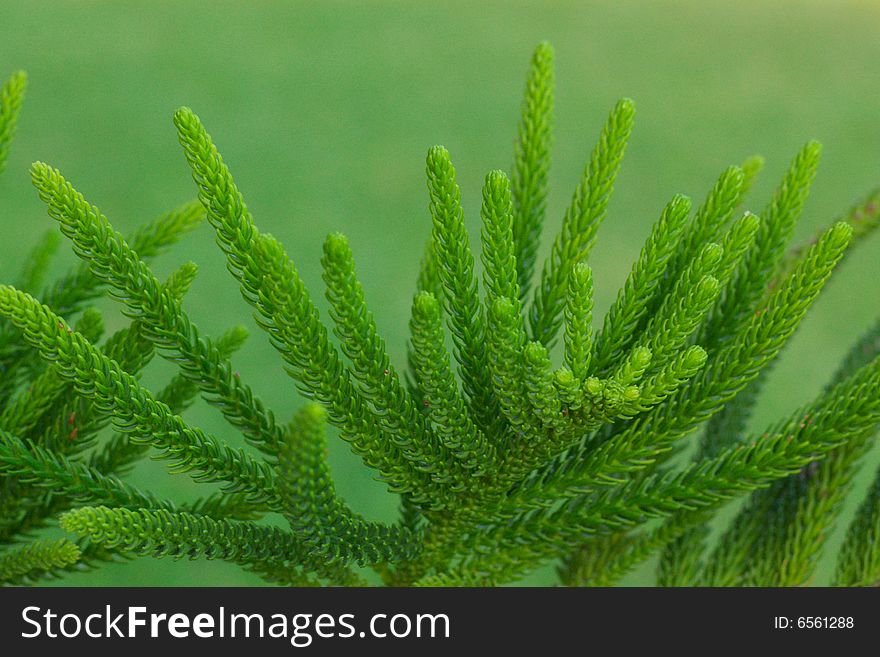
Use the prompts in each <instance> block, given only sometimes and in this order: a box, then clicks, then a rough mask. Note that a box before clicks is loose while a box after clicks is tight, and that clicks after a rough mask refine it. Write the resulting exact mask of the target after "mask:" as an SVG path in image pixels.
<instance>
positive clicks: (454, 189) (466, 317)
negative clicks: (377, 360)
mask: <svg viewBox="0 0 880 657" xmlns="http://www.w3.org/2000/svg"><path fill="white" fill-rule="evenodd" d="M427 174H428V192H429V195H430V199H431V203H430V208H431V217H432V220H433V231H432V237H433V241H434V251H435V254H436V258H437V262H438V264H439V270H440V277H441V280H442V281H443V286H444V293H443V301H444V304H445V308H446V313H447V315H448V318H449V328H450V330H451V331H452V339H453V343H454V344H455V354H456V359H457V360H458V362H459V363H460V368H459V375H460V377H461V380H462V387H463V389H464V392H465V394H466V395H467V397H468V402H469V406H470V411H471V415H472V416H473V417H474V419H475V421H476V423H477V426H478V427H480V429H482V430H484V431H486V430H488V429H489V428H490V427H492V426H493V425H494V423H495V418H496V412H497V407H498V406H497V402H496V401H495V398H494V396H493V395H492V394H491V381H490V380H489V368H488V365H489V363H488V357H487V354H486V348H485V334H486V326H485V317H484V313H483V309H482V305H481V303H480V295H479V291H478V288H477V279H476V275H475V274H474V257H473V255H472V254H471V250H470V245H469V241H468V234H467V230H466V229H465V225H464V211H463V210H462V207H461V190H460V189H459V187H458V183H457V182H456V180H455V169H454V168H453V166H452V162H451V161H450V159H449V152H448V151H447V150H446V149H445V148H443V147H442V146H434V147H433V148H431V150H430V151H428V157H427Z"/></svg>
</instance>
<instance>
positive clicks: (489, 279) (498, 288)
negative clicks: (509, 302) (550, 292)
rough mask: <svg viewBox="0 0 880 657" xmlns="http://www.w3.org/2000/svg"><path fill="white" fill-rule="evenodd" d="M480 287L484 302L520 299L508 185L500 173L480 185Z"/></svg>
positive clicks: (494, 173) (502, 173)
mask: <svg viewBox="0 0 880 657" xmlns="http://www.w3.org/2000/svg"><path fill="white" fill-rule="evenodd" d="M480 215H481V216H482V218H483V233H482V236H483V240H482V242H483V250H482V254H481V258H482V262H483V269H484V272H483V286H484V287H485V289H486V295H487V297H488V298H490V299H493V298H496V299H497V298H499V297H507V298H508V299H519V298H520V285H519V283H518V282H517V281H518V278H517V277H518V274H517V263H518V260H517V254H516V248H517V242H516V241H515V236H514V232H513V225H514V213H513V205H512V202H511V197H510V181H509V180H508V179H507V176H506V175H505V174H504V172H503V171H498V170H495V171H491V172H490V173H489V175H487V176H486V181H485V183H484V185H483V205H482V209H481V211H480Z"/></svg>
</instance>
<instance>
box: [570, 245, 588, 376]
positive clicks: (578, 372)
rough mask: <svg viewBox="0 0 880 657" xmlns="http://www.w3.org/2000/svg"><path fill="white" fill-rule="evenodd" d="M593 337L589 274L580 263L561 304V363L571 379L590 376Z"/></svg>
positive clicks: (574, 269) (572, 273) (585, 267)
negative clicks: (562, 323)
mask: <svg viewBox="0 0 880 657" xmlns="http://www.w3.org/2000/svg"><path fill="white" fill-rule="evenodd" d="M592 335H593V272H592V270H591V269H590V268H589V267H588V266H587V264H586V263H583V262H580V263H578V264H576V265H575V266H574V268H573V269H572V270H571V276H570V277H569V281H568V299H567V301H566V304H565V364H566V366H567V367H568V368H569V369H570V370H571V372H572V373H573V374H574V376H575V378H577V379H578V380H579V381H583V380H584V379H586V378H587V376H588V375H589V374H590V359H591V356H592V347H593V345H592Z"/></svg>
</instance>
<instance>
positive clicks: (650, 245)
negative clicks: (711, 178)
mask: <svg viewBox="0 0 880 657" xmlns="http://www.w3.org/2000/svg"><path fill="white" fill-rule="evenodd" d="M690 208H691V202H690V199H688V198H687V197H686V196H680V195H679V196H675V197H674V198H673V199H672V200H671V201H670V202H669V204H668V205H667V206H666V207H665V208H664V210H663V213H662V214H661V215H660V219H659V221H658V222H657V223H655V224H654V227H653V229H652V230H651V235H650V236H649V237H648V241H647V242H645V245H644V247H642V251H641V253H640V254H639V259H638V260H637V261H636V263H635V265H633V269H632V271H631V272H630V274H629V276H628V277H627V279H626V282H625V283H624V286H623V288H621V290H620V292H619V293H618V295H617V300H616V301H615V302H614V303H613V304H612V306H611V308H610V309H609V310H608V312H607V313H606V314H605V320H604V323H603V326H602V330H601V332H600V333H599V334H598V335H597V336H596V339H595V341H594V343H593V346H594V354H593V364H594V365H593V366H594V368H595V369H597V370H599V371H604V370H607V369H608V368H609V367H610V366H611V364H612V363H614V362H616V361H617V360H618V359H619V358H620V356H621V355H622V354H623V352H624V350H625V349H626V347H627V346H629V345H630V344H631V343H632V341H633V340H634V339H635V337H636V336H637V335H638V331H639V329H640V328H641V327H642V324H643V321H644V319H645V317H646V314H647V312H648V309H649V308H650V307H651V305H652V301H653V300H654V299H655V298H656V296H657V295H658V293H659V292H660V290H661V287H662V286H663V284H664V281H665V280H666V277H667V273H668V272H667V267H668V265H669V262H670V260H671V258H672V257H673V255H674V254H675V252H676V250H677V249H678V247H679V243H680V242H679V238H680V236H681V234H682V231H683V230H684V227H685V225H686V222H687V217H688V213H689V212H690Z"/></svg>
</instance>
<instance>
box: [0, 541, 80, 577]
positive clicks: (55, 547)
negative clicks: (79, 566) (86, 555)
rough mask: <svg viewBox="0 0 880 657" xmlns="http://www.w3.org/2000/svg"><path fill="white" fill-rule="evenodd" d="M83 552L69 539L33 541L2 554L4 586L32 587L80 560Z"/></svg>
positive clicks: (0, 572) (1, 574)
mask: <svg viewBox="0 0 880 657" xmlns="http://www.w3.org/2000/svg"><path fill="white" fill-rule="evenodd" d="M79 558H80V549H79V548H78V547H77V546H76V544H75V543H71V542H70V541H68V540H66V539H63V538H62V539H58V540H54V541H48V540H43V541H33V542H32V543H26V544H25V545H22V546H19V547H15V548H12V549H9V550H6V551H5V552H0V585H7V586H8V585H20V584H29V583H32V582H34V581H35V580H38V579H42V578H46V577H52V576H54V575H55V574H56V573H57V572H58V571H61V570H64V569H67V568H68V567H70V566H72V565H74V564H75V563H77V561H79Z"/></svg>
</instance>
